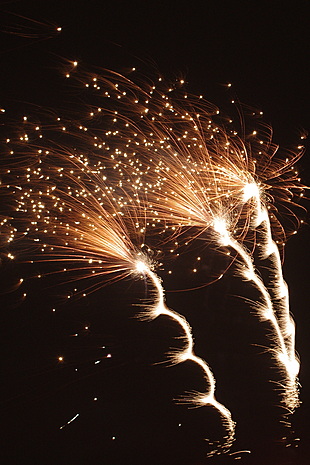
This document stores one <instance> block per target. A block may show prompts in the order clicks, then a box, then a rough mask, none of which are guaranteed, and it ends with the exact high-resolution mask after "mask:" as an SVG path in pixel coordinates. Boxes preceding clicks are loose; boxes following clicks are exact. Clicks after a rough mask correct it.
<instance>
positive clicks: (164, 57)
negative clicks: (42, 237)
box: [0, 0, 310, 465]
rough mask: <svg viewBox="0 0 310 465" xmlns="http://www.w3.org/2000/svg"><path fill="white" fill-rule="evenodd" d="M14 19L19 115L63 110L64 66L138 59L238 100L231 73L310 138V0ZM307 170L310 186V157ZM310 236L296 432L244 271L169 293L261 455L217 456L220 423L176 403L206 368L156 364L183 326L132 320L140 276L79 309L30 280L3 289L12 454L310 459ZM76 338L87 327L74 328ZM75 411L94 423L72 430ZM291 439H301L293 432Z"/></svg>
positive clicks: (18, 4) (295, 301)
mask: <svg viewBox="0 0 310 465" xmlns="http://www.w3.org/2000/svg"><path fill="white" fill-rule="evenodd" d="M1 13H2V20H1V24H2V26H1V29H2V33H1V54H0V62H1V63H0V69H1V78H0V85H1V89H0V95H1V106H2V107H4V108H6V109H7V112H8V113H9V115H16V116H17V117H18V116H19V115H23V114H24V111H26V109H27V111H28V109H29V104H31V105H33V106H35V105H39V106H42V107H45V108H47V107H48V108H50V107H51V108H57V107H61V106H62V105H64V102H65V100H66V98H68V96H67V95H66V92H65V91H63V90H62V89H64V78H63V75H62V69H63V68H62V65H63V63H64V60H66V59H68V60H77V61H79V62H80V63H82V64H83V65H85V66H86V67H87V66H88V65H92V66H93V65H95V66H99V67H103V68H113V69H117V70H119V71H120V72H122V70H126V69H127V68H128V67H132V66H136V67H137V68H138V69H139V68H141V69H144V68H147V67H149V68H152V67H153V68H154V69H156V70H157V69H158V70H159V71H160V72H162V73H163V74H166V75H167V76H175V75H177V76H179V75H182V76H183V77H184V76H185V79H186V81H188V83H189V84H188V86H189V89H190V90H191V91H192V92H194V93H203V94H204V96H205V97H206V98H207V99H208V100H210V101H211V102H214V103H216V104H218V105H219V106H220V107H221V108H222V106H224V108H228V110H229V100H230V98H229V96H228V95H227V92H226V90H225V89H226V87H225V86H224V84H227V83H228V82H231V83H232V84H233V90H232V93H233V95H236V96H237V97H238V99H239V100H240V101H241V102H244V103H246V104H249V105H252V106H254V107H256V108H258V109H261V110H263V111H264V115H265V116H264V119H265V121H266V122H267V123H270V124H271V125H272V126H273V128H274V137H275V140H276V142H278V143H279V144H281V145H290V144H292V143H295V141H298V142H299V139H298V137H299V135H300V132H301V131H302V130H309V127H310V124H309V123H310V122H309V103H310V102H309V99H310V97H309V43H310V40H309V39H310V37H309V27H308V24H309V13H310V7H309V3H308V2H307V1H295V2H291V3H290V4H287V5H284V3H283V2H278V1H272V2H264V1H263V2H241V1H240V2H238V1H235V2H230V3H228V2H224V1H222V2H221V1H218V2H211V1H204V2H202V1H193V2H180V1H179V2H176V1H167V2H161V1H154V2H148V1H146V2H135V1H132V2H127V1H113V2H106V1H101V2H100V1H92V0H89V1H66V2H61V1H58V0H56V1H49V0H46V1H44V2H35V1H13V2H2V3H1ZM58 26H61V27H62V32H61V33H59V34H57V33H55V28H56V27H58ZM230 95H231V94H230ZM299 168H300V172H301V176H302V178H303V180H304V181H305V183H308V184H309V183H310V174H309V169H310V162H309V151H308V152H306V154H305V156H304V159H303V160H302V161H301V162H300V167H299ZM309 237H310V236H309V227H308V226H307V225H304V226H303V228H302V229H301V231H300V232H299V234H298V235H297V236H294V237H293V238H292V239H290V240H289V242H288V245H287V248H286V258H285V264H284V273H285V279H286V281H287V282H288V284H289V288H290V291H291V294H290V296H291V310H292V312H293V314H294V317H295V321H296V326H297V340H296V346H297V351H298V352H299V354H300V357H301V372H300V382H301V385H302V389H301V400H302V402H303V403H302V406H301V407H300V408H299V409H298V411H297V412H296V413H295V414H294V416H293V428H292V429H291V430H289V431H286V430H285V428H284V429H283V428H282V426H281V425H280V424H279V411H280V409H279V408H278V407H275V404H276V402H277V399H274V397H273V394H272V392H270V391H271V390H270V383H268V378H269V373H268V370H269V369H268V357H266V356H262V357H261V358H260V362H259V364H258V365H255V363H256V362H254V360H257V359H256V358H255V355H257V352H255V349H254V348H253V347H252V345H251V341H252V334H253V335H254V336H253V340H254V339H255V340H256V341H262V340H261V339H260V338H261V337H262V335H261V334H259V333H257V329H255V328H252V326H251V324H252V323H251V320H250V319H249V318H243V317H242V316H241V315H243V314H244V313H243V312H242V303H240V302H239V301H238V302H237V301H236V299H234V298H233V297H232V296H233V295H234V294H236V293H238V291H239V292H240V291H241V289H240V288H239V287H238V284H237V283H235V282H234V279H233V278H232V277H231V276H230V275H229V274H228V275H227V277H226V278H225V280H224V282H223V283H221V284H220V285H215V286H213V287H212V289H211V288H210V289H203V290H200V291H195V292H188V293H172V292H171V293H169V289H173V288H174V283H173V282H170V281H169V279H168V278H167V276H165V275H164V274H163V277H164V278H166V281H165V285H166V287H167V290H168V292H167V301H168V304H169V305H170V306H171V307H172V308H174V309H176V310H178V311H180V313H184V315H185V316H186V317H187V318H188V320H189V321H190V323H191V325H192V326H193V333H194V336H195V341H196V352H197V353H198V354H199V355H201V356H202V357H203V358H205V359H206V360H207V361H208V362H209V363H210V366H211V367H212V369H213V371H214V374H215V377H216V379H217V391H216V395H217V399H218V400H220V401H221V402H223V403H224V404H225V405H227V406H228V407H229V408H230V409H231V410H232V412H233V417H234V418H235V419H236V420H237V421H238V428H237V434H238V439H237V442H236V445H235V446H234V448H233V451H238V450H243V449H251V450H252V454H251V455H249V454H246V453H241V454H237V455H236V456H228V457H219V458H213V459H208V460H207V459H205V458H204V457H205V449H206V444H205V442H204V440H203V438H204V437H206V436H208V435H211V436H212V434H213V433H214V434H215V435H216V432H217V429H218V424H217V419H216V418H215V417H214V415H213V413H212V412H209V411H204V409H196V410H190V411H189V410H187V409H186V407H184V406H179V405H174V404H172V402H171V399H172V398H174V397H176V396H177V394H178V393H179V391H180V392H182V391H184V390H188V389H192V388H193V385H194V384H195V383H198V384H199V379H198V378H199V377H198V378H197V380H196V378H195V376H196V374H195V370H194V369H193V368H192V367H182V368H180V367H174V368H167V367H165V366H164V365H162V364H155V365H154V364H153V363H154V362H157V361H160V360H162V353H163V351H164V350H166V349H167V347H168V346H169V341H170V340H171V338H172V337H175V336H176V335H177V329H176V328H175V327H173V325H171V324H168V322H167V321H164V320H163V319H162V320H160V321H157V322H153V323H147V322H138V321H137V320H135V319H134V318H133V316H134V313H135V307H134V306H132V305H129V304H128V298H129V296H130V302H139V300H140V299H141V298H143V296H144V292H145V291H144V287H143V285H142V284H141V283H134V284H133V283H128V282H124V283H120V284H118V285H114V286H111V287H108V288H105V289H103V290H102V291H100V292H98V293H97V294H96V295H93V296H92V297H89V298H88V299H87V302H86V303H85V302H83V303H81V302H74V303H71V304H69V303H64V302H62V300H61V298H60V296H61V294H62V293H63V292H65V291H63V287H61V286H59V287H56V288H55V287H51V282H50V281H48V280H43V281H42V284H41V282H40V283H39V284H40V286H39V285H38V283H37V282H35V281H33V280H29V281H27V280H26V283H25V285H24V288H23V289H20V290H18V291H16V292H13V293H10V294H5V295H4V296H3V302H4V304H3V305H2V308H1V319H2V322H1V326H2V329H3V330H4V331H3V337H2V341H3V361H4V378H5V381H6V382H5V383H4V388H5V390H4V394H3V396H2V398H1V400H2V401H3V402H2V406H3V412H4V414H3V418H4V425H3V430H4V434H3V435H2V438H3V440H4V450H5V454H6V459H5V463H8V464H11V463H12V464H15V463H16V464H17V463H18V464H21V463H33V464H35V463H38V464H48V463H57V464H58V463H59V464H60V463H64V464H65V463H66V464H73V463H83V464H97V463H98V464H99V463H101V464H104V465H105V464H106V465H112V464H125V463H126V464H140V463H141V464H142V463H143V464H145V463H156V464H170V465H173V464H179V463H184V464H188V465H195V464H204V463H208V462H210V463H220V464H221V463H223V464H224V463H233V462H234V458H236V457H239V455H241V457H242V458H241V459H240V460H239V462H240V463H249V464H254V463H257V464H258V463H259V464H261V463H264V464H269V463H270V464H272V465H283V464H286V463H287V464H289V463H290V464H293V465H299V464H302V463H308V460H309V458H308V454H307V452H308V451H307V438H308V434H309V402H308V399H309V392H310V390H309V380H310V377H309V373H308V369H309V366H310V365H309V337H308V332H309V328H310V322H309V294H308V284H309V272H308V263H309V242H308V241H309ZM193 247H197V248H199V246H198V245H197V246H193ZM189 254H190V252H189ZM209 257H212V252H211V251H209ZM213 259H214V257H213ZM182 260H183V262H182ZM182 260H181V262H180V263H178V264H176V265H175V266H176V268H178V269H182V266H183V267H184V269H186V266H187V263H188V262H187V261H188V260H189V258H188V256H185V257H184V258H183V259H182ZM209 260H211V258H209ZM211 261H212V260H211ZM40 271H41V268H40ZM43 271H44V270H43ZM27 273H29V274H31V273H32V271H29V270H28V268H26V269H24V268H23V266H21V265H18V264H12V263H11V264H8V263H6V262H5V261H4V262H3V266H2V275H3V278H2V284H3V283H5V285H3V286H2V287H5V286H8V287H9V284H10V285H11V284H12V283H13V282H14V280H16V279H17V277H19V276H21V275H23V276H24V275H25V276H26V275H27ZM179 279H180V281H179V283H180V284H184V286H185V287H191V285H193V287H194V285H195V281H193V282H191V281H190V278H189V277H187V276H186V275H185V276H180V277H179ZM182 279H183V280H184V283H182ZM196 284H197V283H196ZM180 287H182V286H180ZM25 291H27V293H28V297H27V299H25V300H24V301H23V302H21V301H20V300H21V299H20V298H21V295H22V293H23V292H25ZM53 308H56V312H52V309H53ZM85 326H88V327H89V329H85ZM75 333H79V334H80V337H72V336H70V335H72V334H75ZM102 346H105V348H104V349H103V348H102ZM108 354H111V355H112V357H109V356H108ZM245 354H246V355H245ZM59 355H63V356H64V358H65V361H64V363H59V362H58V360H57V357H58V356H59ZM96 360H101V363H100V364H97V365H94V361H96ZM76 368H78V371H75V369H76ZM257 373H261V376H260V377H257V376H256V375H257ZM258 379H261V381H258ZM260 383H261V384H260ZM197 388H198V385H197ZM95 397H96V398H98V400H97V401H94V400H93V399H94V398H95ZM76 413H80V416H79V418H78V419H76V420H75V421H74V422H73V423H71V424H70V425H68V426H66V427H65V428H64V429H62V430H59V427H60V426H61V425H63V424H65V423H66V422H67V421H68V420H69V419H70V418H72V417H73V416H74V415H75V414H76ZM179 424H181V425H182V426H180V427H179V426H178V425H179ZM282 430H283V431H282ZM293 431H295V432H293ZM205 432H207V433H206V434H205ZM281 436H287V437H289V440H283V441H282V442H281V441H280V440H279V438H280V437H281ZM290 436H291V437H290ZM113 437H115V439H112V438H113ZM296 438H301V439H302V441H301V446H300V447H299V448H298V449H297V448H296V447H293V446H290V447H286V446H287V444H288V443H292V444H294V445H296ZM297 442H298V441H297Z"/></svg>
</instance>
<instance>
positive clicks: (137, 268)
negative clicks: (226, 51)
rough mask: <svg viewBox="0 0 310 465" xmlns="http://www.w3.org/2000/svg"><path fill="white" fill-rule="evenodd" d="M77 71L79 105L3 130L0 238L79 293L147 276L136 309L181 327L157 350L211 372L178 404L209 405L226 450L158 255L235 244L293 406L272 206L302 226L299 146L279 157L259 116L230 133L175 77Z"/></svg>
mask: <svg viewBox="0 0 310 465" xmlns="http://www.w3.org/2000/svg"><path fill="white" fill-rule="evenodd" d="M69 68H70V70H69ZM76 68H78V66H77V63H73V64H71V65H70V66H69V67H68V68H67V69H66V71H65V72H64V74H65V76H66V77H67V78H68V79H69V78H71V77H72V78H73V82H75V83H76V84H77V86H78V88H81V89H82V90H81V95H82V96H83V99H84V100H85V104H83V105H82V110H81V109H80V108H77V109H72V111H70V113H71V115H70V116H64V117H59V116H56V115H55V113H54V112H49V113H45V114H43V115H40V117H39V116H38V117H36V118H27V117H25V118H24V121H23V127H22V129H20V128H19V129H18V130H17V131H16V130H15V131H13V135H12V136H10V137H7V141H6V147H7V149H6V150H7V156H6V158H5V160H4V161H5V165H7V166H6V168H5V170H4V174H3V191H5V195H6V197H7V198H9V199H10V204H11V205H13V208H12V210H14V211H11V212H10V214H9V215H4V216H3V221H2V226H3V228H4V237H6V241H7V244H12V243H13V244H16V246H15V248H16V251H17V253H18V252H20V253H21V254H22V253H24V252H23V250H24V249H28V252H27V253H28V255H29V254H30V255H31V260H36V261H40V260H41V261H48V262H51V261H53V262H56V263H57V264H58V265H59V264H61V265H62V267H61V269H59V270H58V271H57V272H61V273H64V272H65V273H66V275H68V276H71V278H69V277H68V278H67V279H71V280H72V281H73V280H77V279H81V280H82V279H84V280H85V281H84V282H85V283H86V282H87V283H88V284H87V285H86V284H85V285H84V287H86V286H87V287H86V289H85V293H90V292H93V291H95V290H96V289H98V288H100V287H101V286H103V285H107V284H109V283H111V282H114V281H115V280H118V279H122V278H129V277H130V278H134V279H137V277H142V278H143V279H145V280H146V282H147V284H148V287H150V289H152V292H153V293H152V297H153V300H152V303H151V304H150V305H147V306H146V308H145V310H144V311H143V312H141V313H140V314H139V317H140V318H146V319H148V320H153V319H155V318H157V317H159V316H165V317H168V318H170V319H172V320H173V321H175V322H176V323H178V325H179V326H180V329H181V331H182V334H183V335H184V336H183V339H182V342H183V347H182V348H181V349H179V350H171V351H170V352H169V353H168V354H166V358H167V360H168V361H169V363H170V364H175V363H183V362H185V361H192V362H194V363H195V364H197V365H198V366H199V367H200V368H201V369H202V376H203V378H204V380H205V381H206V389H205V392H202V393H196V392H190V393H185V394H184V395H183V396H182V397H181V398H180V399H178V401H181V402H185V403H188V404H189V405H190V406H211V407H212V408H215V409H216V410H217V412H218V414H219V415H220V418H221V420H222V424H223V426H224V429H225V431H226V433H227V434H226V436H225V437H224V438H223V439H221V440H220V441H218V445H217V446H216V447H215V448H214V449H213V450H212V451H211V452H210V454H211V455H212V454H213V453H219V452H221V451H225V450H227V449H228V448H229V447H230V446H231V444H232V440H233V430H234V424H233V422H232V420H231V415H230V412H229V411H228V410H227V409H226V408H225V407H224V406H223V405H222V404H220V403H218V402H217V401H216V399H215V380H214V377H213V375H212V372H211V370H210V368H209V366H208V365H207V364H206V363H205V362H204V361H203V360H202V359H201V358H200V357H198V356H197V355H196V354H195V353H194V350H193V346H194V343H193V337H192V334H191V328H190V325H189V324H188V323H187V321H186V320H185V318H184V317H183V316H182V315H180V314H178V313H177V312H175V311H173V310H170V309H169V308H168V307H167V306H166V304H165V299H164V288H163V285H162V280H161V279H160V278H159V276H158V275H157V274H156V273H155V270H156V261H161V262H163V263H166V262H168V261H169V260H172V259H173V257H176V256H178V255H180V254H182V253H183V252H184V249H185V247H186V245H187V244H189V243H190V242H193V241H194V240H195V239H196V238H197V237H200V238H202V239H203V238H204V237H205V233H207V232H208V241H209V243H210V242H211V244H212V246H213V247H214V249H215V250H218V251H219V253H220V251H221V250H222V251H223V250H224V251H225V253H228V254H230V251H231V252H232V253H231V254H230V255H231V262H232V261H235V262H236V263H237V266H236V267H235V269H236V276H237V277H238V278H240V279H241V280H243V281H246V282H248V283H249V287H252V288H255V290H256V291H257V292H258V294H259V296H260V297H259V301H258V302H255V303H254V302H250V301H249V305H248V307H249V310H250V311H254V315H255V318H256V319H257V324H258V325H259V324H260V322H262V321H267V322H268V325H269V332H268V338H269V339H268V341H269V342H268V347H266V349H267V350H268V351H269V352H270V354H272V363H273V364H274V366H276V367H277V368H278V369H279V371H280V372H281V381H280V384H281V393H280V394H279V398H280V402H281V404H282V405H283V406H284V407H285V408H286V409H287V411H289V412H292V411H293V410H294V409H295V408H296V406H297V405H298V392H297V375H298V369H299V364H298V361H297V359H296V356H295V349H294V325H293V321H292V319H291V317H290V315H289V307H288V291H287V287H286V285H285V283H284V280H283V276H282V270H281V253H282V249H283V246H284V243H285V239H286V237H287V236H288V235H289V234H290V232H292V231H289V230H288V229H287V228H285V227H283V226H282V225H281V221H280V215H279V213H278V210H277V208H276V206H275V205H277V206H278V205H286V208H287V210H288V212H289V214H290V215H291V216H292V217H293V218H294V221H293V222H294V223H297V224H298V219H297V216H296V215H295V213H294V211H295V206H296V202H295V200H296V197H300V196H301V195H302V194H303V186H302V185H301V183H300V180H299V178H298V173H297V172H296V170H295V168H294V164H295V162H296V161H298V159H299V158H300V156H301V155H302V152H303V148H302V147H301V146H300V147H298V148H297V149H296V150H294V151H293V152H291V153H290V152H286V153H284V154H283V155H284V156H283V155H281V154H280V155H279V154H278V148H277V147H276V145H275V144H274V143H273V142H272V137H271V136H272V134H271V132H270V131H269V132H268V130H266V127H265V126H263V125H260V124H259V122H258V123H257V125H258V127H259V128H260V129H259V130H255V131H252V132H251V133H249V134H247V135H244V134H241V135H239V133H238V131H237V130H236V128H235V127H233V122H232V120H230V119H227V118H226V117H224V116H222V115H221V113H220V112H219V110H218V109H217V108H216V107H215V106H214V105H212V104H210V103H208V102H206V101H205V100H204V99H203V98H201V97H200V96H191V95H189V94H187V92H186V91H185V90H184V82H183V81H182V80H176V81H175V82H174V83H172V84H171V85H170V86H167V84H166V83H165V82H164V81H163V80H162V78H161V77H160V78H158V79H157V82H156V84H154V82H151V81H144V82H142V83H141V84H138V83H136V82H134V81H133V80H131V79H130V78H129V77H124V76H121V75H119V74H117V73H114V72H108V71H102V72H101V73H96V74H94V73H93V74H89V73H83V72H80V73H79V72H78V71H77V69H76ZM86 102H87V103H86ZM72 115H73V116H72ZM259 116H260V115H257V114H255V115H254V119H255V121H256V120H257V118H259ZM40 119H41V120H42V119H43V123H42V122H41V121H40ZM258 121H259V120H258ZM12 199H13V200H12ZM296 208H297V207H296ZM9 217H10V219H9ZM295 230H296V228H294V229H293V232H295ZM171 244H173V247H172V246H171ZM5 247H6V249H7V252H6V255H7V257H8V258H11V259H12V258H13V256H14V254H13V253H12V251H11V249H10V248H9V247H8V245H6V246H5ZM227 251H229V252H227ZM257 253H258V255H259V259H260V260H264V261H265V262H267V264H268V267H269V270H270V279H269V280H268V282H267V283H265V282H264V279H262V278H261V277H260V275H259V266H257V267H256V266H255V264H256V259H255V254H257ZM168 255H169V260H168V259H167V256H168ZM157 258H158V260H157ZM157 266H158V268H160V265H157ZM70 273H71V275H70ZM221 276H222V275H220V276H217V278H216V279H218V278H220V277H221ZM209 278H210V277H208V276H206V277H205V282H206V283H207V282H210V279H209ZM254 343H255V341H253V344H254ZM69 423H70V422H69ZM69 423H68V424H69Z"/></svg>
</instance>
